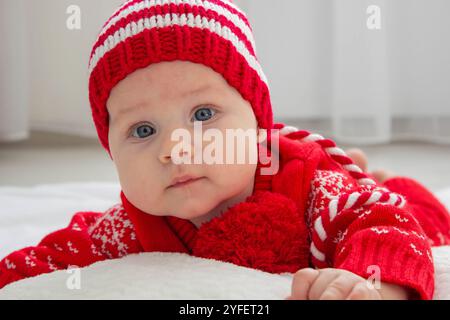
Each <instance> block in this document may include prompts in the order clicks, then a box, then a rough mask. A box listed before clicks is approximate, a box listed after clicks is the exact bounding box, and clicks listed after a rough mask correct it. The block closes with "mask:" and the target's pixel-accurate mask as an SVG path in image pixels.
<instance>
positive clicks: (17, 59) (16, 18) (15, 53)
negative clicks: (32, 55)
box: [0, 0, 29, 142]
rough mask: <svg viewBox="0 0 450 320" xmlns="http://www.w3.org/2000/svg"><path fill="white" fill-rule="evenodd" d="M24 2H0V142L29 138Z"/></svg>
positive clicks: (20, 0)
mask: <svg viewBox="0 0 450 320" xmlns="http://www.w3.org/2000/svg"><path fill="white" fill-rule="evenodd" d="M25 2H26V1H25V0H14V1H9V0H0V39H1V44H0V142H4V141H15V140H22V139H25V138H27V137H28V135H29V116H28V110H29V108H28V107H29V106H28V101H29V99H28V95H29V76H28V50H27V49H28V43H27V21H28V19H27V16H26V13H27V11H26V10H25Z"/></svg>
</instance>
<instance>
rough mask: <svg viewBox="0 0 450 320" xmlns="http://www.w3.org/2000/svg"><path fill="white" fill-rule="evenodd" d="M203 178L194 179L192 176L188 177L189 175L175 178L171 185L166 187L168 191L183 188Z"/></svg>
mask: <svg viewBox="0 0 450 320" xmlns="http://www.w3.org/2000/svg"><path fill="white" fill-rule="evenodd" d="M203 178H204V177H194V176H189V175H187V176H182V177H177V178H175V179H174V180H173V181H172V184H171V185H170V186H169V187H168V189H170V188H181V187H185V186H188V185H190V184H192V183H195V182H197V181H199V180H201V179H203Z"/></svg>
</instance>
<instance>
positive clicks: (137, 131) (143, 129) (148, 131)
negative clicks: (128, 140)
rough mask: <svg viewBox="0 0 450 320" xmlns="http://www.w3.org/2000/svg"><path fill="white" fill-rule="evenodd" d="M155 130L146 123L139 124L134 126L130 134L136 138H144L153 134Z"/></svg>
mask: <svg viewBox="0 0 450 320" xmlns="http://www.w3.org/2000/svg"><path fill="white" fill-rule="evenodd" d="M155 132H156V130H155V129H153V127H151V126H149V125H148V124H145V125H141V126H139V127H135V128H134V129H133V130H132V131H131V135H132V136H133V137H135V138H138V139H144V138H147V137H149V136H151V135H153V134H155Z"/></svg>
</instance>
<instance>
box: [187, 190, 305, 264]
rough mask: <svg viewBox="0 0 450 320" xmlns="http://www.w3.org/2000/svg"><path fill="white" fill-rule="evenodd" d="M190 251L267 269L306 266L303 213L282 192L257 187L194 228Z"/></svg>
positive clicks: (199, 255)
mask: <svg viewBox="0 0 450 320" xmlns="http://www.w3.org/2000/svg"><path fill="white" fill-rule="evenodd" d="M193 255H195V256H198V257H203V258H208V259H216V260H220V261H225V262H230V263H234V264H236V265H240V266H244V267H249V268H253V269H259V270H263V271H266V272H270V273H283V272H291V273H294V272H296V271H297V270H299V269H301V268H305V267H308V266H309V243H308V231H307V228H306V224H305V219H304V216H303V215H301V214H300V213H299V212H298V208H297V205H296V204H295V203H294V202H293V201H292V200H291V199H289V198H287V197H286V196H284V195H282V194H279V193H274V192H268V191H257V192H255V194H254V195H252V196H250V197H248V198H247V201H246V202H241V203H238V204H237V205H235V206H233V207H231V208H229V209H228V211H226V212H225V213H224V214H223V215H222V216H220V217H216V218H214V219H212V220H211V221H209V222H207V223H205V224H204V225H202V226H201V228H200V229H199V230H198V233H197V237H196V242H195V244H194V248H193Z"/></svg>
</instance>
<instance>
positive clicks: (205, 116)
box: [192, 108, 216, 121]
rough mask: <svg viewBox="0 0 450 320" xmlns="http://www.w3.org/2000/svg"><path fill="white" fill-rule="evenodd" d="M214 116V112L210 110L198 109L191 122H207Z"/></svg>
mask: <svg viewBox="0 0 450 320" xmlns="http://www.w3.org/2000/svg"><path fill="white" fill-rule="evenodd" d="M215 114H216V111H215V110H214V109H211V108H200V109H198V110H197V111H195V114H194V116H193V117H192V121H208V120H209V119H211V118H212V117H213V116H214V115H215Z"/></svg>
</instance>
